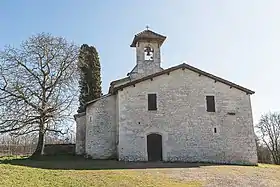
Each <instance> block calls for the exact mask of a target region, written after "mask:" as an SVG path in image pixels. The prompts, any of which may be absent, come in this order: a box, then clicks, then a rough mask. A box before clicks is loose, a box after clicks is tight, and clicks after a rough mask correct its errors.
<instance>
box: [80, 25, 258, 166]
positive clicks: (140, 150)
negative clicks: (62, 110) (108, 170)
mask: <svg viewBox="0 0 280 187" xmlns="http://www.w3.org/2000/svg"><path fill="white" fill-rule="evenodd" d="M165 40H166V36H163V35H161V34H158V33H155V32H153V31H151V30H149V29H146V30H144V31H142V32H140V33H138V34H136V35H135V36H134V39H133V41H132V43H131V45H130V47H133V48H135V49H136V64H135V66H134V68H133V69H132V70H131V72H129V73H128V74H127V76H126V77H124V78H122V79H119V80H115V81H113V82H111V84H110V88H109V93H108V94H106V95H104V96H102V97H101V98H99V99H96V100H93V101H90V102H88V103H87V105H86V112H85V113H79V114H76V115H75V120H76V124H77V132H76V133H77V134H76V153H77V154H80V155H86V156H89V157H91V158H93V159H111V158H117V159H118V160H123V161H171V162H173V161H183V162H213V163H232V164H256V163H257V153H256V145H255V134H254V129H253V117H252V108H251V101H250V96H251V94H254V91H252V90H250V89H247V88H245V87H242V86H240V85H237V84H235V83H233V82H230V81H228V80H225V79H223V78H220V77H218V76H215V75H213V74H211V73H208V72H205V71H203V70H200V69H198V68H196V67H193V66H191V65H189V64H185V63H183V64H179V65H176V66H174V67H170V68H168V69H163V68H162V67H161V52H160V50H161V46H162V45H163V43H164V41H165Z"/></svg>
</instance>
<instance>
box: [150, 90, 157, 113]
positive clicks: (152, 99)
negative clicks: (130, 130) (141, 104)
mask: <svg viewBox="0 0 280 187" xmlns="http://www.w3.org/2000/svg"><path fill="white" fill-rule="evenodd" d="M148 110H157V95H156V94H148Z"/></svg>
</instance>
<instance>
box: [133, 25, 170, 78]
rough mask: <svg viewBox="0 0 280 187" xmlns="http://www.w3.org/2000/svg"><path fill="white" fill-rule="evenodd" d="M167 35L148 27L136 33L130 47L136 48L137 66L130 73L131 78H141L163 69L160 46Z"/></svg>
mask: <svg viewBox="0 0 280 187" xmlns="http://www.w3.org/2000/svg"><path fill="white" fill-rule="evenodd" d="M165 39H166V36H162V35H160V34H157V33H155V32H153V31H151V30H150V29H149V27H147V29H146V30H144V31H142V32H140V33H138V34H136V35H135V36H134V39H133V41H132V44H131V45H130V47H135V48H136V66H135V67H134V68H133V70H132V71H131V72H130V73H129V76H130V78H132V79H135V78H141V77H145V76H147V75H150V74H153V73H156V72H159V71H162V70H163V69H162V68H161V67H160V63H161V54H160V47H161V45H162V44H163V42H164V41H165Z"/></svg>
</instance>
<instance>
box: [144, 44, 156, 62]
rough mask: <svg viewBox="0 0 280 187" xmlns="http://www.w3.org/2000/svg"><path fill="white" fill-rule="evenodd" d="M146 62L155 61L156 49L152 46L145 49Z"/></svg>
mask: <svg viewBox="0 0 280 187" xmlns="http://www.w3.org/2000/svg"><path fill="white" fill-rule="evenodd" d="M144 54H145V60H151V61H152V60H154V49H153V48H152V47H151V46H147V47H145V48H144Z"/></svg>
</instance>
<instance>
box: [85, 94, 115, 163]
mask: <svg viewBox="0 0 280 187" xmlns="http://www.w3.org/2000/svg"><path fill="white" fill-rule="evenodd" d="M115 122H116V99H115V96H114V95H107V96H105V97H102V98H100V99H99V100H97V101H95V102H94V103H92V104H90V105H88V106H87V109H86V124H87V125H86V154H87V155H88V156H90V157H92V158H93V159H108V158H113V157H116V123H115Z"/></svg>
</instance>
